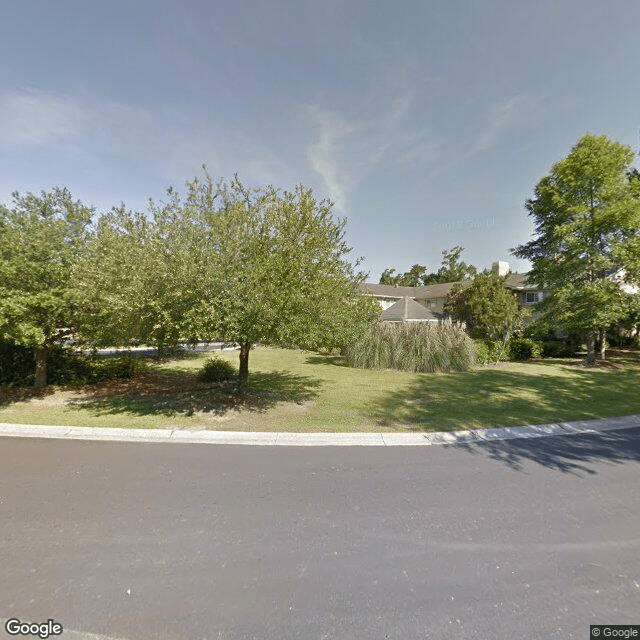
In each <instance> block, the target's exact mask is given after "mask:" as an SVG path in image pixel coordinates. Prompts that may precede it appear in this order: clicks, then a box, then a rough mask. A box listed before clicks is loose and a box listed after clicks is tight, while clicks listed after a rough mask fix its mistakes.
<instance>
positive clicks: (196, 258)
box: [77, 192, 211, 352]
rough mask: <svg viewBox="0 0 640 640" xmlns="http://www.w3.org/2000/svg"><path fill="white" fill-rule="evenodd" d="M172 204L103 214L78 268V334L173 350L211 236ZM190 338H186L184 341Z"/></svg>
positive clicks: (196, 295)
mask: <svg viewBox="0 0 640 640" xmlns="http://www.w3.org/2000/svg"><path fill="white" fill-rule="evenodd" d="M170 197H171V198H173V199H172V200H171V201H170V202H169V203H168V204H167V205H166V206H164V207H162V208H158V207H156V206H155V205H154V204H153V203H151V205H150V206H151V212H150V213H151V215H150V216H149V217H146V216H144V215H142V214H139V213H134V212H131V211H129V210H127V209H125V208H124V207H123V206H122V207H119V208H115V209H113V210H112V211H111V212H109V213H106V214H104V215H103V216H101V218H100V220H99V222H98V225H97V231H96V237H95V241H94V242H93V243H92V244H91V246H90V248H89V251H88V252H87V254H86V256H85V259H84V260H83V262H82V263H81V264H80V265H79V267H78V269H77V279H78V281H79V287H80V289H81V291H82V292H83V295H84V298H85V300H86V306H85V310H84V311H85V312H84V317H83V322H82V329H83V330H82V335H83V337H84V338H87V339H90V340H91V341H92V342H93V343H94V344H97V345H101V346H113V345H122V346H125V345H127V344H129V343H130V341H131V340H139V341H141V342H144V343H146V344H151V345H154V346H156V347H157V348H158V350H159V351H160V352H166V350H167V349H171V348H176V346H177V344H178V340H179V339H180V338H181V337H184V336H185V335H186V336H188V331H187V315H188V313H189V312H190V310H191V309H192V308H193V307H194V306H196V305H197V304H199V301H200V299H201V298H200V295H201V293H202V289H203V286H204V274H205V273H206V272H205V269H204V264H205V262H206V252H207V251H208V250H209V249H210V248H211V243H210V238H208V237H207V235H206V234H204V233H200V232H199V230H198V224H197V223H196V221H194V220H193V219H192V217H190V214H189V212H188V210H187V209H186V208H184V207H182V206H181V205H180V204H179V203H176V202H175V197H174V194H173V192H170ZM188 337H191V336H188Z"/></svg>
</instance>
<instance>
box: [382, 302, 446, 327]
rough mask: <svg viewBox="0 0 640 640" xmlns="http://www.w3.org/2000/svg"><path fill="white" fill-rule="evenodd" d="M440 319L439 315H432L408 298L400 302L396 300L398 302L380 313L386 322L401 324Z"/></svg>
mask: <svg viewBox="0 0 640 640" xmlns="http://www.w3.org/2000/svg"><path fill="white" fill-rule="evenodd" d="M440 318H442V316H441V315H440V314H439V313H433V312H432V311H430V310H429V309H427V308H426V307H423V306H422V305H421V304H418V303H417V302H415V300H412V299H411V298H409V297H408V296H405V297H404V298H402V300H398V302H396V303H395V304H392V305H391V306H390V307H389V308H388V309H385V311H383V312H382V319H383V320H386V321H387V322H402V321H404V320H430V321H436V320H439V319H440Z"/></svg>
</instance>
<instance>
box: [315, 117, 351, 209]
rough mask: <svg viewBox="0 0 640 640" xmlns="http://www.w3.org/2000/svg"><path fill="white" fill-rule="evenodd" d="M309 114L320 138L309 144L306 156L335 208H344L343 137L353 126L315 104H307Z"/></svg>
mask: <svg viewBox="0 0 640 640" xmlns="http://www.w3.org/2000/svg"><path fill="white" fill-rule="evenodd" d="M309 115H310V116H311V118H312V120H313V121H314V123H315V124H316V125H317V126H318V128H319V130H320V137H319V140H318V141H317V142H316V143H315V144H312V145H310V146H309V147H308V149H307V158H308V159H309V161H310V162H311V166H312V167H313V168H314V169H315V170H316V171H317V172H318V173H319V174H320V176H321V177H322V179H323V180H324V182H325V185H326V187H327V190H328V191H329V197H330V198H331V200H333V202H334V203H335V205H336V208H337V209H338V210H339V211H344V209H345V192H346V188H347V184H348V182H349V177H348V173H347V172H346V170H345V168H344V167H342V166H341V164H342V163H341V154H342V140H343V139H344V138H345V137H347V136H348V135H349V134H351V133H353V131H354V128H353V126H351V125H350V124H348V123H346V122H345V121H344V120H343V119H342V118H340V117H339V116H338V115H337V114H335V113H332V112H330V111H327V110H324V109H319V108H318V107H315V106H311V107H309Z"/></svg>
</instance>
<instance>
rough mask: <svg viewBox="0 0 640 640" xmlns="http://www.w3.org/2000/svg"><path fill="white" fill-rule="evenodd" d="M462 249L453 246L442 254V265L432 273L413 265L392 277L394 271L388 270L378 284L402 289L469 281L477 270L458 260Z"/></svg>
mask: <svg viewBox="0 0 640 640" xmlns="http://www.w3.org/2000/svg"><path fill="white" fill-rule="evenodd" d="M463 251H464V247H461V246H455V247H453V248H452V249H449V250H446V249H445V250H444V251H443V252H442V263H441V265H440V268H439V269H438V270H437V271H436V272H434V273H428V272H427V267H425V266H423V265H421V264H414V265H413V266H412V267H411V269H410V270H409V271H407V272H405V273H399V274H397V275H394V273H395V271H396V270H395V269H392V268H388V269H385V270H384V271H383V272H382V275H381V276H380V284H390V285H397V286H403V287H419V286H421V285H428V284H439V283H445V282H458V281H460V280H469V279H471V278H473V276H475V274H476V273H477V272H478V270H477V269H476V268H475V267H474V266H473V265H469V264H467V263H466V262H463V261H462V260H460V255H461V254H462V252H463Z"/></svg>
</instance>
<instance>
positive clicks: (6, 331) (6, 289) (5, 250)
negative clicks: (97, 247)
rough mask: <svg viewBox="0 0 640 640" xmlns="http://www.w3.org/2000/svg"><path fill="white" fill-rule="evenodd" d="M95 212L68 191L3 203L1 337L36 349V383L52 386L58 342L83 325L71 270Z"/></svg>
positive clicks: (0, 226)
mask: <svg viewBox="0 0 640 640" xmlns="http://www.w3.org/2000/svg"><path fill="white" fill-rule="evenodd" d="M92 214H93V210H92V209H91V208H90V207H88V206H86V205H84V204H82V202H80V201H79V200H74V199H73V198H72V196H71V194H70V193H69V191H68V190H67V189H60V188H55V189H53V190H52V191H50V192H48V193H47V192H44V191H43V192H42V193H41V194H40V195H39V196H37V195H34V194H32V193H27V194H26V195H20V194H19V193H17V192H15V193H13V206H12V207H11V208H9V207H5V206H0V339H3V340H6V341H9V342H12V343H14V344H19V345H23V346H27V347H32V348H33V349H34V355H35V360H36V375H35V386H36V387H43V386H45V385H46V384H47V358H48V355H49V352H50V350H51V348H52V347H53V346H54V344H55V342H56V341H57V340H60V339H61V338H63V337H65V336H68V335H70V334H72V333H73V332H74V331H76V330H77V329H78V324H79V322H78V320H79V316H80V309H81V307H82V302H81V296H80V295H79V292H78V290H77V288H76V286H75V284H74V282H73V280H72V273H73V271H74V267H75V265H76V264H77V262H78V261H79V260H80V258H81V256H82V253H83V251H84V250H85V247H86V243H87V240H88V238H89V235H90V225H91V219H92Z"/></svg>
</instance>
